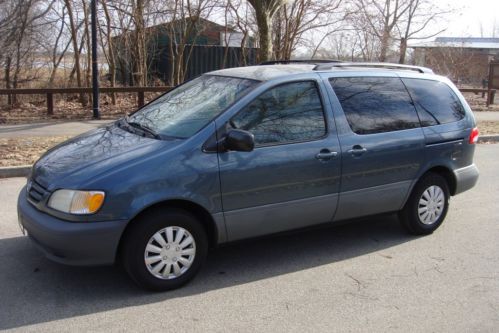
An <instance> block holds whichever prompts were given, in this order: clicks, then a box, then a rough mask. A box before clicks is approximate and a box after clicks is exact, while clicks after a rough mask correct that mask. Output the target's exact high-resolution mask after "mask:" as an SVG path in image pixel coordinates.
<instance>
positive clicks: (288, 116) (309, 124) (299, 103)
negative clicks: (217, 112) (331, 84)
mask: <svg viewBox="0 0 499 333" xmlns="http://www.w3.org/2000/svg"><path fill="white" fill-rule="evenodd" d="M231 125H232V126H234V127H235V128H240V129H244V130H247V131H250V132H251V133H253V134H254V135H255V143H256V144H260V145H262V144H273V143H285V142H292V141H306V140H311V139H316V138H319V137H322V136H324V135H325V133H326V123H325V121H324V114H323V111H322V104H321V100H320V97H319V92H318V91H317V87H316V85H315V83H314V82H295V83H288V84H284V85H281V86H278V87H275V88H272V89H270V90H268V91H266V92H264V93H263V94H262V95H260V96H259V97H257V98H256V99H255V100H254V101H253V102H251V103H250V104H249V105H248V106H246V107H245V108H244V109H243V110H242V111H241V112H240V113H238V114H237V115H236V116H235V117H234V118H232V121H231Z"/></svg>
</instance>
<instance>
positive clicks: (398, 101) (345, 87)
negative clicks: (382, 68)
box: [330, 77, 420, 134]
mask: <svg viewBox="0 0 499 333" xmlns="http://www.w3.org/2000/svg"><path fill="white" fill-rule="evenodd" d="M330 83H331V86H332V87H333V89H334V92H335V93H336V96H338V99H339V100H340V103H341V106H342V108H343V111H344V112H345V116H346V117H347V120H348V123H349V125H350V127H351V128H352V130H353V131H354V132H355V133H357V134H371V133H381V132H389V131H396V130H403V129H409V128H415V127H419V126H420V125H419V119H418V117H417V114H416V110H415V109H414V106H413V105H412V101H411V98H410V97H409V94H408V93H407V90H406V89H405V87H404V85H403V83H402V81H400V79H399V78H391V77H348V78H346V77H343V78H332V79H330Z"/></svg>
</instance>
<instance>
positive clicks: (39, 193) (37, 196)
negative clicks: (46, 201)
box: [28, 179, 47, 204]
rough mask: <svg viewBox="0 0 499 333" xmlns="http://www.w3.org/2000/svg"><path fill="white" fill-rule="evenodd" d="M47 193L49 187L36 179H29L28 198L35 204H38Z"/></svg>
mask: <svg viewBox="0 0 499 333" xmlns="http://www.w3.org/2000/svg"><path fill="white" fill-rule="evenodd" d="M46 193H47V189H46V188H44V187H43V186H42V185H40V184H39V183H37V182H36V181H34V180H31V179H30V180H29V181H28V199H29V201H31V202H32V203H34V204H38V203H39V202H40V201H42V199H43V197H44V196H45V194H46Z"/></svg>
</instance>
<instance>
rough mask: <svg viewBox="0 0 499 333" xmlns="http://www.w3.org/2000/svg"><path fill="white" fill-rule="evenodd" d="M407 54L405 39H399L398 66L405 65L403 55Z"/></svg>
mask: <svg viewBox="0 0 499 333" xmlns="http://www.w3.org/2000/svg"><path fill="white" fill-rule="evenodd" d="M406 53H407V39H405V38H401V39H400V58H399V64H403V63H405V54H406Z"/></svg>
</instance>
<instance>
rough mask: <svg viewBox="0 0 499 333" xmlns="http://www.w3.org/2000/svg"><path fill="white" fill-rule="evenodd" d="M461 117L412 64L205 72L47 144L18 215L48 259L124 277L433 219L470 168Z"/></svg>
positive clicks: (178, 281)
mask: <svg viewBox="0 0 499 333" xmlns="http://www.w3.org/2000/svg"><path fill="white" fill-rule="evenodd" d="M475 126H476V125H475V119H474V117H473V113H472V111H471V110H470V108H469V106H468V104H467V103H466V101H465V100H464V98H463V96H462V95H461V94H460V93H459V91H458V90H457V89H456V87H455V86H454V85H453V84H452V83H451V82H450V81H449V80H448V79H446V78H444V77H440V76H437V75H434V74H433V73H432V72H431V70H429V69H426V68H422V67H413V66H402V65H392V64H365V63H341V62H335V63H319V64H295V63H288V64H283V63H278V62H276V63H275V64H266V65H260V66H251V67H241V68H231V69H224V70H219V71H214V72H210V73H207V74H205V75H202V76H200V77H198V78H196V79H194V80H192V81H189V82H187V83H185V84H183V85H180V86H178V87H176V88H175V89H173V90H171V91H169V92H167V93H165V94H164V95H162V96H160V97H158V98H157V99H155V100H153V101H152V102H150V103H149V104H147V105H145V106H144V107H142V108H140V109H139V110H138V111H136V112H134V113H132V114H130V115H129V116H127V117H125V118H123V119H119V120H118V121H116V122H114V123H112V124H109V125H107V126H105V127H103V128H99V129H96V130H93V131H90V132H87V133H85V134H82V135H80V136H78V137H75V138H73V139H70V140H68V141H66V142H64V143H62V144H60V145H58V146H56V147H54V148H52V149H51V150H49V151H48V152H47V153H45V154H44V155H43V156H42V157H41V158H40V160H39V161H38V162H36V164H35V165H34V166H33V169H32V172H31V174H30V176H29V177H28V182H27V185H26V187H25V188H23V190H22V191H21V193H20V195H19V199H18V215H19V222H20V225H21V228H22V229H23V231H25V232H27V235H28V236H29V237H30V238H31V239H32V241H33V242H34V243H35V244H36V245H37V246H38V247H39V248H40V249H41V250H42V251H43V252H44V253H45V254H46V256H47V257H48V258H50V259H52V260H54V261H57V262H60V263H64V264H71V265H104V264H112V263H114V262H116V261H120V262H122V263H123V265H124V267H125V269H126V271H127V272H128V273H129V275H130V277H131V278H132V279H133V280H134V281H135V282H136V283H137V284H138V285H140V286H142V287H144V288H147V289H152V290H168V289H173V288H177V287H179V286H181V285H183V284H185V283H186V282H187V281H189V280H190V279H191V278H193V277H194V275H195V274H196V273H197V272H198V271H199V269H200V267H201V265H202V264H203V262H204V261H205V258H206V255H207V253H208V249H209V248H210V247H213V246H216V245H219V244H222V243H226V242H232V241H237V240H240V239H244V238H250V237H257V236H262V235H267V234H272V233H278V232H282V231H286V230H291V229H298V228H304V227H308V226H312V225H317V224H324V223H330V224H334V223H336V222H338V221H343V220H348V219H352V218H357V217H362V216H368V215H374V214H381V213H391V212H394V213H398V214H399V217H400V220H401V222H402V224H403V226H405V227H406V228H407V230H408V231H409V232H411V233H413V234H430V233H432V232H433V231H434V230H436V229H437V228H438V227H439V226H440V224H441V223H442V222H443V220H444V218H445V216H446V213H447V210H448V207H449V198H450V196H453V195H456V194H458V193H461V192H463V191H466V190H468V189H470V188H471V187H473V186H474V185H475V183H476V181H477V179H478V170H477V168H476V167H475V165H474V164H473V154H474V150H475V143H476V142H477V139H478V130H477V128H476V127H475Z"/></svg>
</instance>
